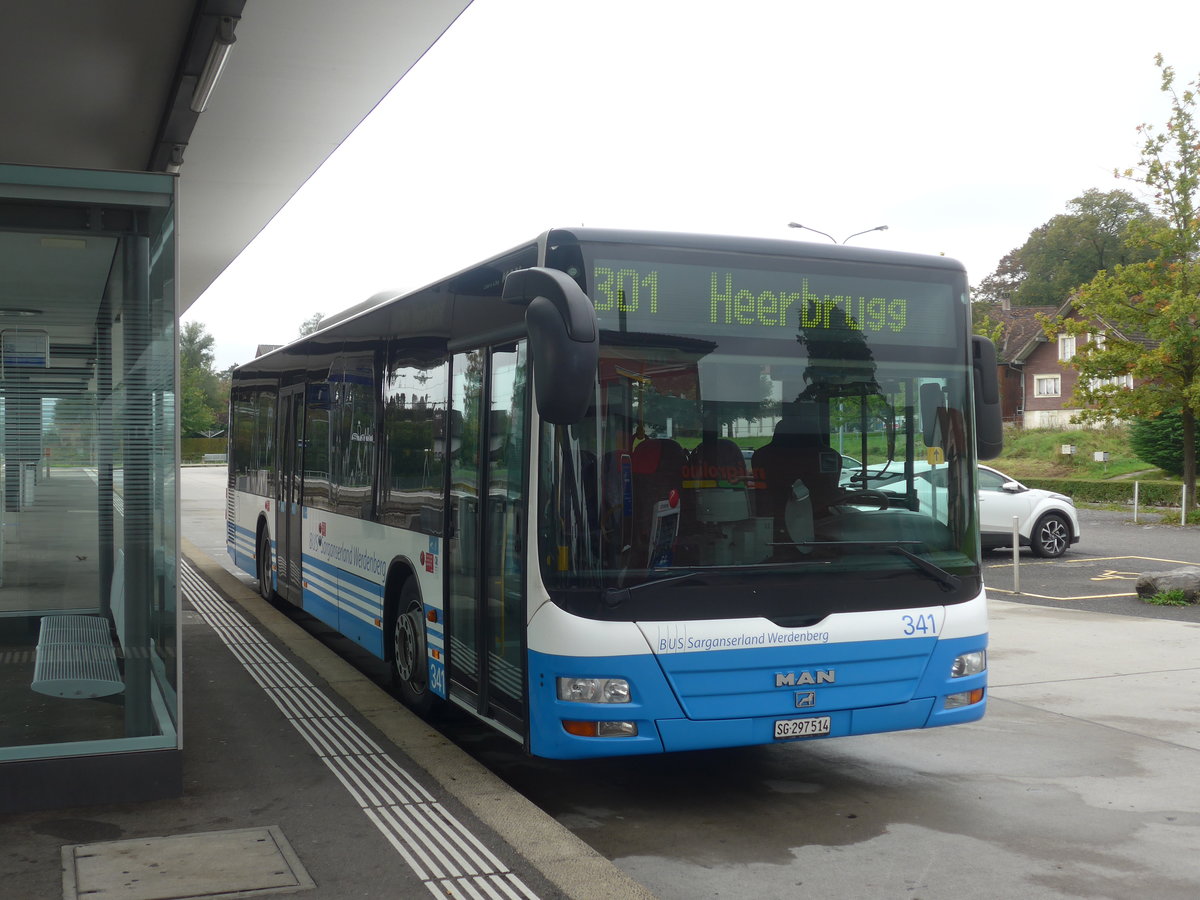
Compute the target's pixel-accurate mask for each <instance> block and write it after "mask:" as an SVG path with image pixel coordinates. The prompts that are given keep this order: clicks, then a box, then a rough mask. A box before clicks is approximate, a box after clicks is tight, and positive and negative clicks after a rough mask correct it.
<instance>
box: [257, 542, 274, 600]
mask: <svg viewBox="0 0 1200 900" xmlns="http://www.w3.org/2000/svg"><path fill="white" fill-rule="evenodd" d="M255 562H256V563H257V565H256V568H257V569H258V596H260V597H262V598H263V599H264V600H266V601H267V602H268V603H271V602H272V601H274V599H275V588H274V586H273V585H272V584H271V538H270V536H269V535H268V534H267V529H265V528H263V529H262V530H261V531H259V533H258V557H257V559H255Z"/></svg>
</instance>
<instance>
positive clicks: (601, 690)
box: [558, 678, 629, 703]
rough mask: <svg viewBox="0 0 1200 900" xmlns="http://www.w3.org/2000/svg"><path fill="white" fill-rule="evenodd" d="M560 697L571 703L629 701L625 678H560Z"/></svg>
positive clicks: (627, 683)
mask: <svg viewBox="0 0 1200 900" xmlns="http://www.w3.org/2000/svg"><path fill="white" fill-rule="evenodd" d="M558 699H559V700H566V701H568V702H571V703H628V702H629V682H628V681H626V680H625V679H624V678H559V679H558Z"/></svg>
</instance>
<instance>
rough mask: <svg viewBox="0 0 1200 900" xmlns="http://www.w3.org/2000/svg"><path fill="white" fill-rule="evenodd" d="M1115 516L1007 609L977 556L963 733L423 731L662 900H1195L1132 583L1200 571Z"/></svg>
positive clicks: (1165, 708) (198, 501) (1197, 813)
mask: <svg viewBox="0 0 1200 900" xmlns="http://www.w3.org/2000/svg"><path fill="white" fill-rule="evenodd" d="M196 481H197V480H196V479H195V478H193V479H192V482H193V483H192V485H191V486H189V478H188V475H187V473H186V472H185V474H184V479H183V486H184V487H183V493H184V497H183V499H184V515H185V526H184V527H185V533H186V534H188V536H189V538H190V539H191V540H193V541H194V542H196V543H197V544H200V545H201V546H204V547H211V548H213V549H212V551H211V552H212V555H213V556H214V557H218V556H219V555H220V553H221V552H222V551H221V549H220V548H222V547H223V543H224V532H223V523H222V522H221V519H220V511H221V509H222V501H221V498H220V497H219V496H213V497H208V489H201V488H197V487H196ZM189 508H194V509H196V510H197V516H196V517H195V518H189V517H188V511H189ZM1128 518H1130V517H1129V516H1125V515H1123V514H1120V513H1107V512H1094V511H1088V510H1084V511H1082V519H1083V540H1082V541H1081V542H1080V543H1079V544H1078V545H1076V546H1075V547H1074V548H1072V549H1071V550H1070V551H1069V552H1068V554H1067V555H1066V556H1064V557H1063V558H1061V559H1059V560H1054V561H1050V562H1046V563H1043V562H1041V561H1039V560H1036V559H1035V558H1034V557H1032V556H1030V555H1029V553H1028V551H1024V552H1023V553H1022V554H1021V560H1020V562H1021V568H1020V578H1021V590H1022V593H1021V594H1020V595H1015V594H1012V593H1006V591H1008V592H1011V591H1012V589H1013V571H1012V561H1011V556H1010V555H1009V556H1006V555H1005V554H1003V553H995V554H992V555H990V556H989V558H988V559H987V561H986V565H987V566H988V568H987V573H986V575H985V580H986V582H987V584H988V587H989V591H990V592H991V595H992V597H993V599H994V602H993V604H992V613H991V618H992V623H991V646H990V649H989V670H990V683H989V703H988V714H987V716H986V717H985V718H984V719H983V720H982V721H981V722H978V723H973V724H970V725H965V726H958V727H954V728H946V729H933V730H930V731H911V732H899V733H893V734H882V735H870V736H864V737H856V738H841V739H838V740H829V741H811V742H800V743H788V744H780V745H773V746H766V747H754V748H744V749H736V750H725V751H709V752H701V753H687V754H675V755H670V756H661V757H637V758H627V759H613V760H598V761H595V760H594V761H587V762H580V763H565V762H554V761H546V760H537V759H532V758H530V757H527V756H525V755H524V754H523V753H522V752H521V750H520V748H519V747H517V746H515V745H514V744H512V743H511V742H509V741H507V740H506V739H504V738H502V737H500V736H498V735H496V734H494V733H492V732H491V731H489V730H487V729H485V728H483V727H481V726H478V725H477V724H475V723H474V722H473V721H472V720H470V719H469V717H467V716H465V715H457V714H454V713H451V714H449V715H447V716H445V717H444V718H443V720H442V721H441V723H440V726H439V727H440V728H441V729H442V731H443V733H444V734H446V735H447V736H448V737H450V738H451V739H452V740H454V741H455V742H456V743H458V744H459V746H461V747H463V748H464V749H465V750H467V751H468V752H469V753H471V754H472V755H474V756H475V757H476V758H477V759H479V760H481V761H483V762H484V763H485V764H486V765H487V766H488V767H489V768H490V769H491V770H492V771H493V772H495V773H496V774H498V775H499V776H500V777H501V778H503V779H504V780H505V781H507V782H508V784H510V785H511V786H512V787H513V788H514V789H515V790H517V791H519V792H521V793H522V794H523V795H524V796H526V797H527V798H529V799H530V800H531V801H532V802H534V803H535V804H537V805H538V806H540V807H541V808H542V809H544V810H546V811H547V812H549V813H550V814H551V815H552V816H554V817H555V818H556V819H557V820H558V821H559V822H560V823H561V824H562V825H563V826H564V827H566V828H568V829H570V830H571V831H572V832H574V833H575V834H576V835H578V836H579V837H580V838H582V839H583V840H584V841H586V842H587V843H588V844H590V845H591V846H592V847H594V848H595V849H596V850H597V851H599V852H600V853H601V854H602V855H603V856H605V857H607V858H609V859H611V860H613V861H614V862H615V863H616V864H617V865H618V866H620V867H621V868H622V869H623V870H624V871H625V872H626V873H628V874H629V875H631V876H632V877H633V878H635V879H637V880H638V881H640V882H641V883H642V884H644V885H646V886H647V887H649V888H650V889H651V890H652V891H654V893H655V894H657V895H658V896H660V897H662V898H665V900H675V898H678V900H684V898H687V900H694V898H742V897H746V898H781V900H782V898H807V897H813V898H835V900H842V898H845V900H857V898H863V900H867V898H870V900H875V898H892V897H895V898H910V900H917V898H920V900H942V898H946V900H950V898H953V900H959V898H961V897H963V896H971V897H975V898H985V900H986V898H1021V900H1042V898H1078V897H1088V898H1121V900H1124V898H1129V897H1153V898H1156V900H1173V898H1180V900H1184V898H1186V900H1194V898H1195V897H1196V896H1200V858H1198V857H1197V855H1196V852H1195V849H1196V847H1200V719H1198V715H1197V710H1200V654H1198V653H1197V646H1198V643H1197V642H1198V641H1200V624H1198V623H1197V621H1196V620H1197V618H1198V616H1197V615H1196V613H1197V610H1196V609H1194V608H1189V609H1183V610H1180V609H1173V608H1160V607H1149V606H1145V605H1144V604H1142V603H1140V602H1139V601H1137V600H1136V599H1134V598H1133V597H1132V596H1130V595H1132V593H1133V581H1132V580H1130V579H1132V578H1136V574H1135V573H1136V572H1140V571H1144V570H1149V569H1150V568H1153V567H1167V568H1173V567H1175V566H1176V565H1177V564H1179V563H1185V562H1200V529H1196V528H1187V529H1185V528H1180V527H1179V526H1170V525H1152V526H1147V525H1133V524H1132V523H1127V522H1126V519H1128ZM1000 598H1003V599H1000ZM298 615H299V618H300V619H301V620H302V619H303V618H304V617H303V614H298ZM316 630H317V631H319V629H316ZM364 665H365V666H367V667H368V668H369V663H364ZM450 777H453V776H452V773H451V776H450Z"/></svg>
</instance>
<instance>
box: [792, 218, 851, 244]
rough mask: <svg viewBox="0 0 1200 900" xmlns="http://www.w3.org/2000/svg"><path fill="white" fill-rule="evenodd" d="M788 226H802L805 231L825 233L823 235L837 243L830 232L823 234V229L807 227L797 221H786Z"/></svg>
mask: <svg viewBox="0 0 1200 900" xmlns="http://www.w3.org/2000/svg"><path fill="white" fill-rule="evenodd" d="M788 228H803V229H804V230H805V231H812V232H815V233H816V234H823V235H825V237H827V238H829V239H830V240H831V241H833V242H834V243H835V244H836V243H837V239H836V238H835V237H834V236H833V235H832V234H825V232H823V231H817V229H815V228H809V227H808V226H807V225H801V224H800V223H799V222H788ZM843 243H844V242H843Z"/></svg>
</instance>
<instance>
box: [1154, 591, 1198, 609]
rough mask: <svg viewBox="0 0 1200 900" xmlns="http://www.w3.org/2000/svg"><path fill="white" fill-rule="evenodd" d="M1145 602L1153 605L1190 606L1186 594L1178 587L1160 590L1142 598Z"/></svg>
mask: <svg viewBox="0 0 1200 900" xmlns="http://www.w3.org/2000/svg"><path fill="white" fill-rule="evenodd" d="M1143 602H1145V603H1150V604H1152V605H1154V606H1191V605H1192V604H1191V603H1189V602H1188V598H1187V594H1186V593H1185V592H1184V591H1181V590H1180V589H1179V588H1171V590H1169V591H1161V592H1160V593H1157V594H1155V595H1154V596H1153V597H1146V598H1144V601H1143Z"/></svg>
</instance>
